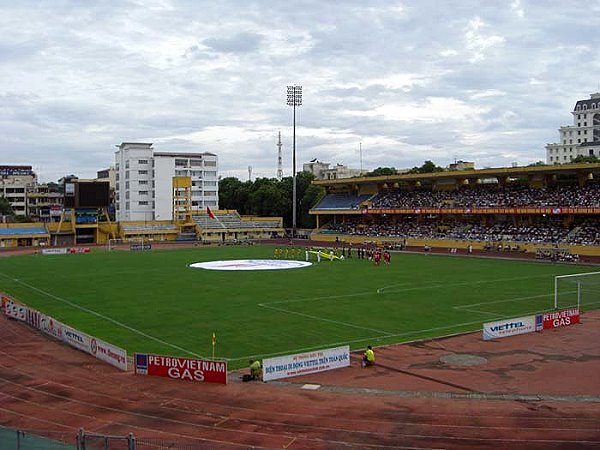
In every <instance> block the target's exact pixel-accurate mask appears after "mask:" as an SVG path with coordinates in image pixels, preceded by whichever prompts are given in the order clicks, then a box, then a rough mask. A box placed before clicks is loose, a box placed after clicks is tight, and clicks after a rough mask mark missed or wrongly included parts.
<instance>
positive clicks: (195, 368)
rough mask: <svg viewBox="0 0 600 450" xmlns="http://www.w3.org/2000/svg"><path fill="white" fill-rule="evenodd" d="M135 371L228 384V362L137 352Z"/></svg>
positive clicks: (137, 372)
mask: <svg viewBox="0 0 600 450" xmlns="http://www.w3.org/2000/svg"><path fill="white" fill-rule="evenodd" d="M135 373H136V374H138V375H154V376H159V377H165V378H172V379H174V380H185V381H196V382H200V383H220V384H227V362H226V361H211V360H205V359H190V358H179V357H176V356H161V355H150V354H145V353H136V354H135Z"/></svg>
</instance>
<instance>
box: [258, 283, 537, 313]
mask: <svg viewBox="0 0 600 450" xmlns="http://www.w3.org/2000/svg"><path fill="white" fill-rule="evenodd" d="M547 277H548V275H535V276H533V277H517V278H497V279H493V280H480V281H464V282H460V283H443V282H438V281H434V282H428V284H427V285H421V286H412V287H407V288H404V289H398V290H394V291H391V292H384V290H386V289H390V288H393V287H398V286H411V285H410V284H408V285H407V284H406V283H401V284H391V285H389V286H384V287H381V288H378V289H377V290H376V292H377V293H378V294H383V295H385V294H388V293H390V294H396V293H398V292H408V291H418V290H424V289H437V288H448V287H460V286H470V285H473V284H486V283H498V282H505V281H516V280H529V279H532V278H547ZM434 283H438V284H434ZM370 294H373V291H364V292H355V293H353V294H340V295H328V296H320V297H303V298H294V299H291V300H278V301H274V302H263V303H259V304H258V306H261V307H265V306H270V305H281V304H290V303H298V302H313V301H317V300H336V299H344V298H350V297H362V296H364V295H370Z"/></svg>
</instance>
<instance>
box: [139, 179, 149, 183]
mask: <svg viewBox="0 0 600 450" xmlns="http://www.w3.org/2000/svg"><path fill="white" fill-rule="evenodd" d="M138 183H139V184H148V180H140V181H139V182H138Z"/></svg>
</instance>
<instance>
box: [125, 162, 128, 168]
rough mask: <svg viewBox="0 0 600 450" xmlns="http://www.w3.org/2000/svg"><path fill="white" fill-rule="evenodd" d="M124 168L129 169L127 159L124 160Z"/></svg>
mask: <svg viewBox="0 0 600 450" xmlns="http://www.w3.org/2000/svg"><path fill="white" fill-rule="evenodd" d="M125 168H126V169H129V160H127V161H125Z"/></svg>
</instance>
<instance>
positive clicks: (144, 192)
mask: <svg viewBox="0 0 600 450" xmlns="http://www.w3.org/2000/svg"><path fill="white" fill-rule="evenodd" d="M138 194H139V195H148V191H139V192H138Z"/></svg>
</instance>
